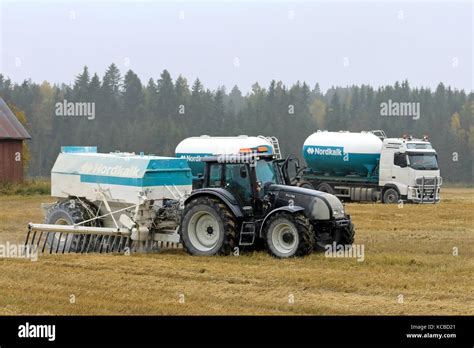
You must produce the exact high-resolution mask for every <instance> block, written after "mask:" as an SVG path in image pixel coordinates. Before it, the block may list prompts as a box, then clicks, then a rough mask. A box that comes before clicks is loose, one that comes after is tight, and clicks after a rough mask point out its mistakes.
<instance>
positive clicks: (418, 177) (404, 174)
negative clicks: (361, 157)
mask: <svg viewBox="0 0 474 348" xmlns="http://www.w3.org/2000/svg"><path fill="white" fill-rule="evenodd" d="M379 166H380V168H379V186H380V187H383V191H382V200H384V201H386V202H387V203H395V202H397V201H398V200H399V199H403V200H407V201H411V202H414V203H437V202H439V200H440V186H441V184H442V178H441V176H440V170H439V166H438V159H437V154H436V151H435V150H434V149H433V147H432V146H431V143H430V142H429V141H428V139H427V138H426V137H425V138H424V139H414V138H411V137H403V138H386V139H383V145H382V151H381V154H380V163H379Z"/></svg>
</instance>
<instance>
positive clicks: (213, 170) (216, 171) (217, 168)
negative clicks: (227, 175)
mask: <svg viewBox="0 0 474 348" xmlns="http://www.w3.org/2000/svg"><path fill="white" fill-rule="evenodd" d="M221 173H222V165H221V164H211V165H210V168H209V187H222V177H221V176H222V175H221Z"/></svg>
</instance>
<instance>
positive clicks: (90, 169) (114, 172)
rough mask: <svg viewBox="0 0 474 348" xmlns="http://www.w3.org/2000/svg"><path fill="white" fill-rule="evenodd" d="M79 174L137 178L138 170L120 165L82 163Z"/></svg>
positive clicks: (138, 175) (134, 167)
mask: <svg viewBox="0 0 474 348" xmlns="http://www.w3.org/2000/svg"><path fill="white" fill-rule="evenodd" d="M81 173H83V174H95V175H108V176H120V177H125V178H139V177H140V168H138V167H136V166H133V167H123V166H120V165H116V166H106V165H104V164H102V163H89V162H87V163H84V164H83V165H82V166H81Z"/></svg>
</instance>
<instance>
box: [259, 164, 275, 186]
mask: <svg viewBox="0 0 474 348" xmlns="http://www.w3.org/2000/svg"><path fill="white" fill-rule="evenodd" d="M256 172H257V180H258V181H259V182H260V184H261V185H262V187H263V186H264V185H265V184H266V183H267V182H271V183H273V184H276V183H277V180H278V178H277V174H276V172H275V167H274V165H273V162H271V161H265V160H260V161H257V168H256Z"/></svg>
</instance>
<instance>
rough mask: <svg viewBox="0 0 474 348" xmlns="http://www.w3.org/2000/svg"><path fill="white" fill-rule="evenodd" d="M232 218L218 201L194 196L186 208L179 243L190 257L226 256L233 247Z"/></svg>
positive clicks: (234, 226) (233, 230)
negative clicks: (180, 241) (180, 242)
mask: <svg viewBox="0 0 474 348" xmlns="http://www.w3.org/2000/svg"><path fill="white" fill-rule="evenodd" d="M236 225H237V224H236V221H235V217H234V215H233V214H232V212H231V211H230V210H229V208H228V207H227V206H226V205H225V204H224V203H222V202H221V201H220V200H218V199H214V198H211V197H198V198H196V199H194V200H192V201H191V202H189V203H188V204H187V205H186V208H185V210H184V214H183V219H182V223H181V240H182V243H183V247H184V249H185V250H186V251H187V252H188V253H189V254H191V255H202V256H211V255H228V254H230V253H231V252H232V251H233V248H234V247H235V246H237V230H236Z"/></svg>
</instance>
